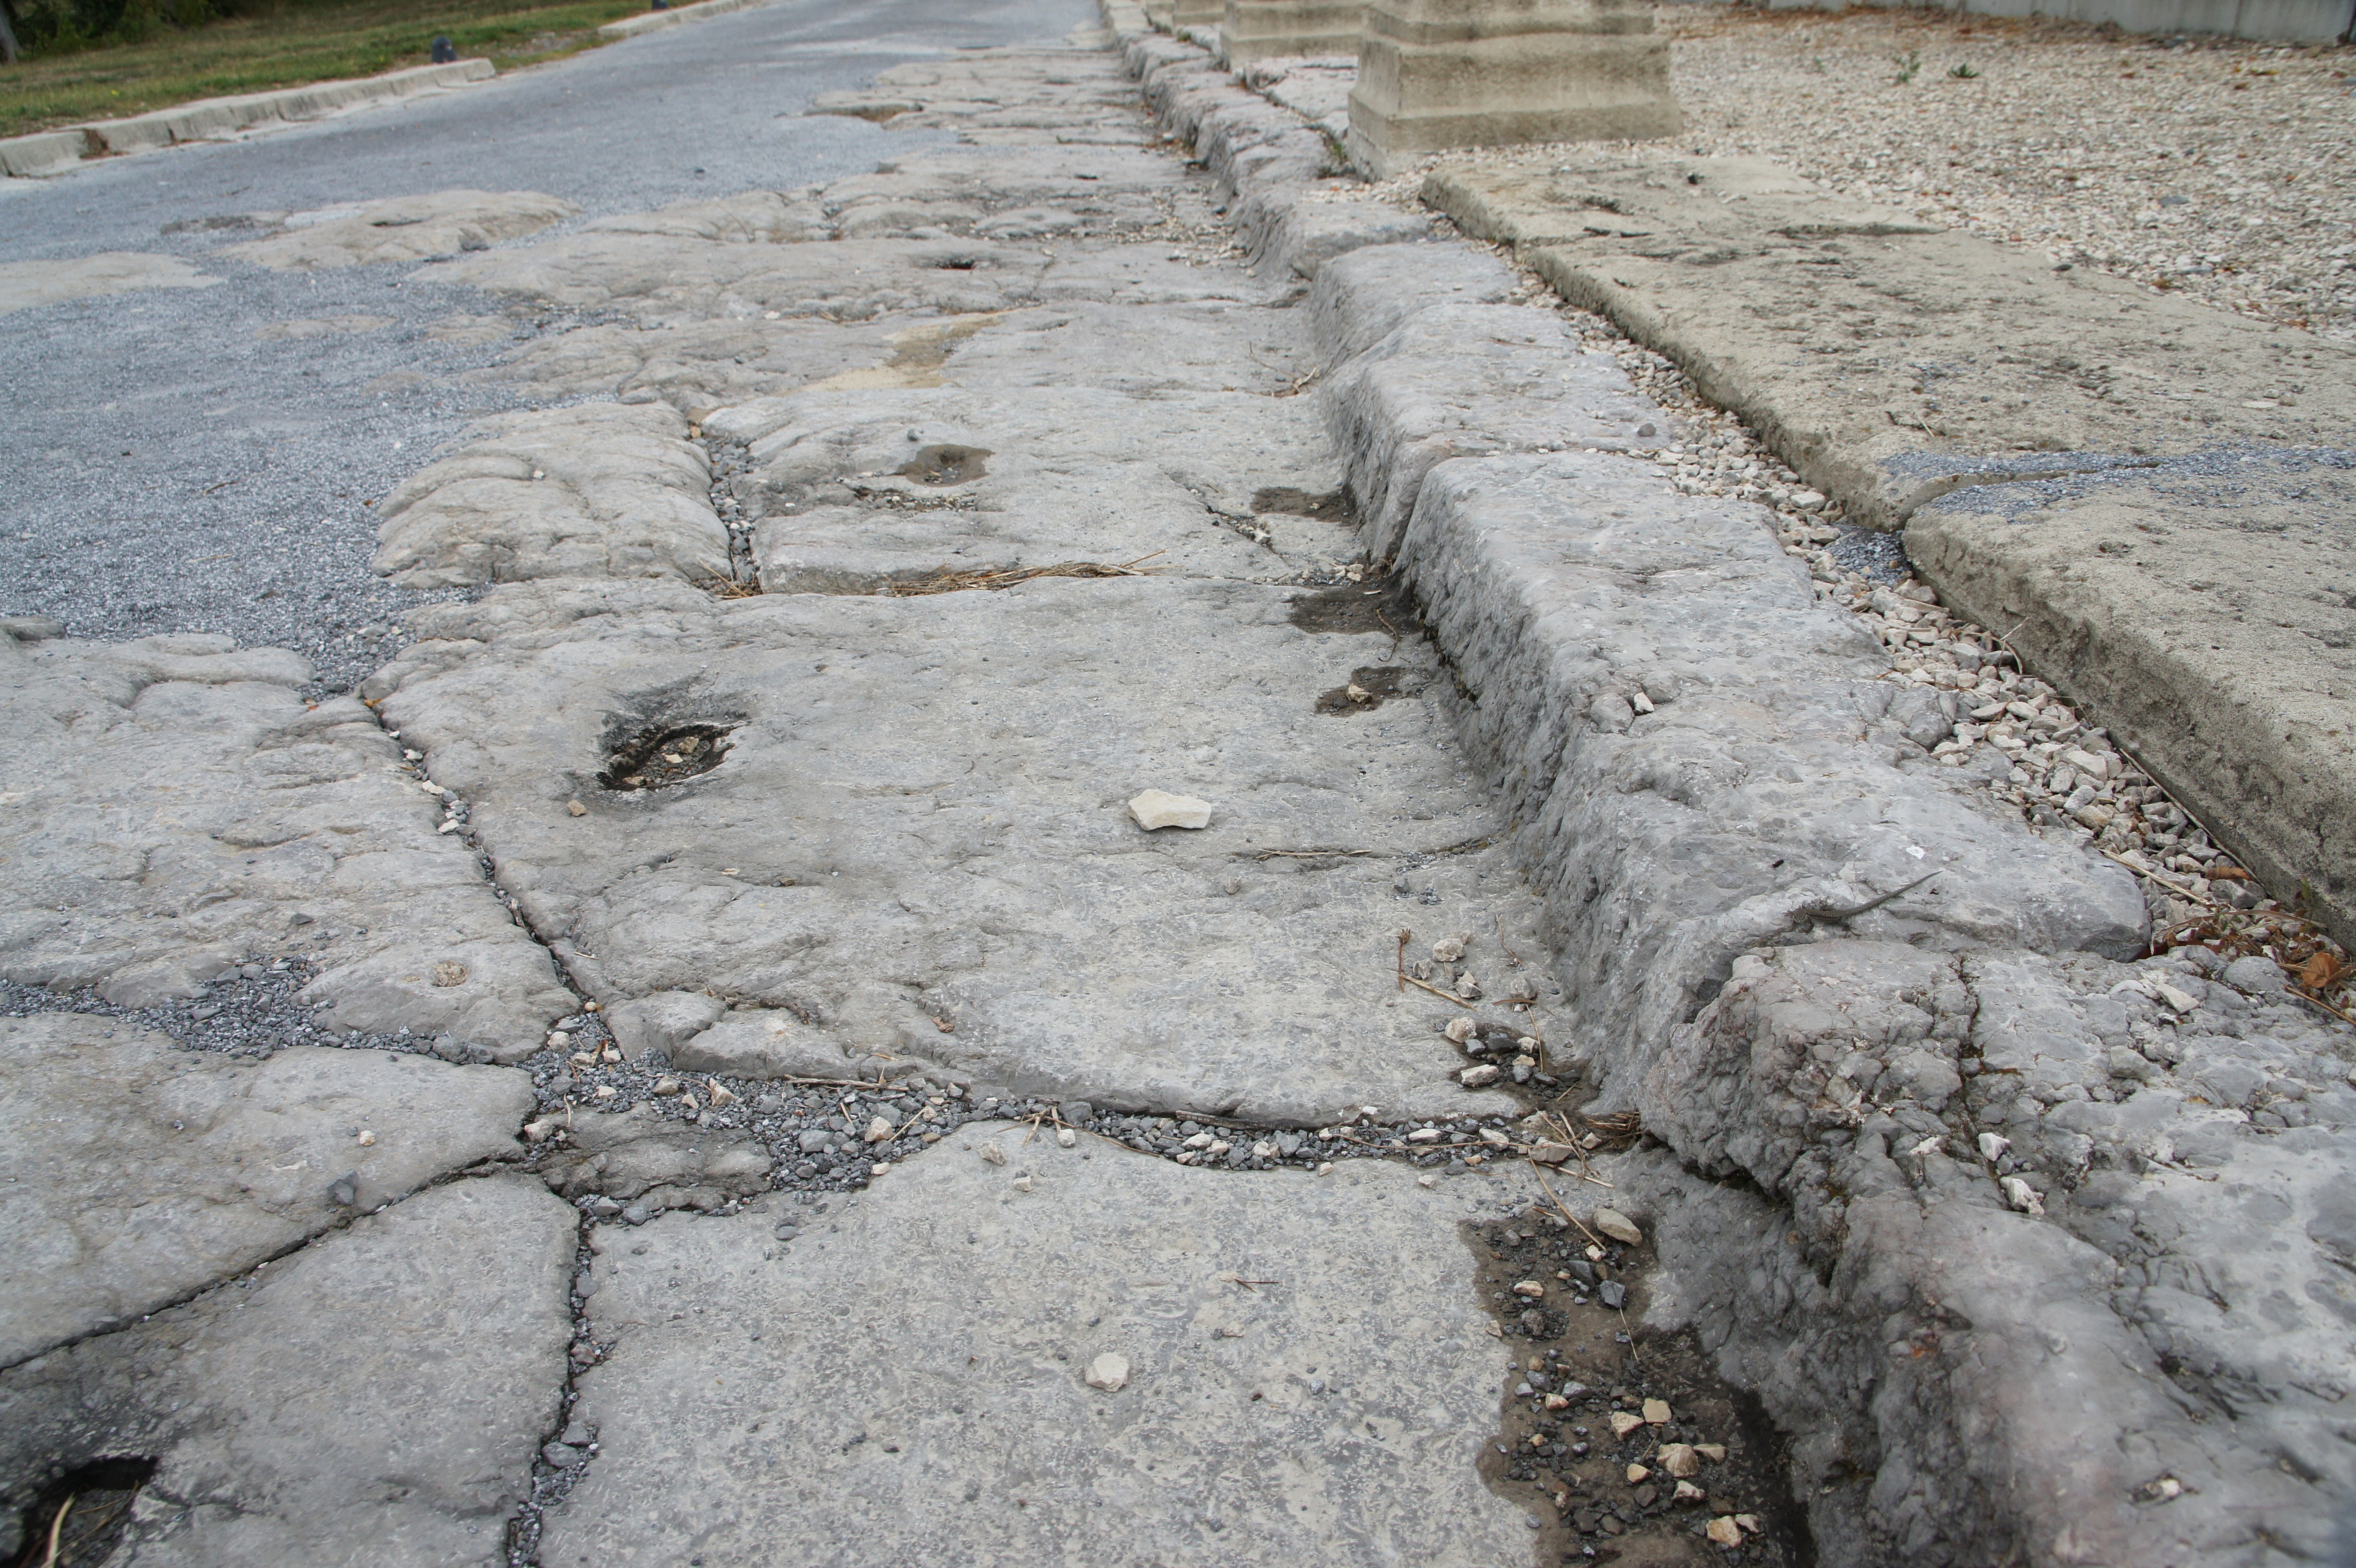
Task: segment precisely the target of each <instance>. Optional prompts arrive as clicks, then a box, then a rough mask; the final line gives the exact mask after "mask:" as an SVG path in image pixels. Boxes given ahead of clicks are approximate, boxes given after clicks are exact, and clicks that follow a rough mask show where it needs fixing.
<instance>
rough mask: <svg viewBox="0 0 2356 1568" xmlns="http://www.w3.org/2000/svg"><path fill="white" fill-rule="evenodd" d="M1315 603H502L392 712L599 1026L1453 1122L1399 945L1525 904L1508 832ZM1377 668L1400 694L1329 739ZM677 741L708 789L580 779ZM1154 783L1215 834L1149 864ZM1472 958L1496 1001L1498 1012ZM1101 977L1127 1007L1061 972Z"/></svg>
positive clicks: (1433, 1014)
mask: <svg viewBox="0 0 2356 1568" xmlns="http://www.w3.org/2000/svg"><path fill="white" fill-rule="evenodd" d="M1298 591H1299V590H1294V589H1285V588H1280V587H1269V586H1257V585H1243V584H1234V583H1222V582H1206V581H1160V580H1154V579H1137V578H1126V579H1118V580H1112V581H1100V582H1078V581H1067V580H1043V581H1039V582H1034V583H1031V584H1029V585H1024V586H1023V587H1020V588H1016V589H1012V590H1010V591H1007V592H1004V593H980V592H975V593H955V594H946V595H939V596H930V597H923V598H914V599H879V598H876V597H873V596H869V597H858V598H851V597H840V596H825V595H809V594H803V595H767V596H761V597H758V598H753V599H744V600H737V601H734V602H725V601H715V600H713V599H712V598H711V597H709V596H705V595H702V594H701V593H697V592H695V591H694V590H692V589H689V588H686V587H684V586H683V585H680V586H673V585H658V584H651V583H649V584H605V585H580V586H577V587H568V586H559V585H553V584H543V585H519V586H514V587H509V588H503V589H500V590H498V592H496V593H494V594H493V595H492V596H490V597H489V598H487V599H486V600H485V601H484V602H483V603H481V604H480V605H476V606H455V605H454V606H445V607H436V608H434V609H432V610H430V611H424V612H420V614H421V618H420V620H419V623H418V624H419V628H420V629H421V631H423V633H424V634H425V635H426V637H427V639H428V640H425V641H423V642H421V643H420V644H418V645H417V646H415V647H414V648H412V650H411V652H410V653H409V654H408V655H407V656H406V657H405V658H404V659H403V660H402V661H401V662H399V663H397V664H395V665H394V666H392V667H391V668H390V669H389V670H388V671H386V672H385V673H384V675H382V676H381V677H380V689H381V690H383V691H384V692H386V693H389V694H387V695H386V696H385V697H384V707H383V711H384V713H385V714H386V715H387V716H388V718H390V719H391V721H392V722H393V723H395V724H396V725H398V726H399V727H400V728H401V730H402V736H403V739H404V741H406V742H408V743H410V744H415V745H422V746H423V747H424V748H425V749H426V751H427V757H428V761H427V766H428V767H429V768H431V769H432V771H433V773H434V777H435V779H437V780H439V781H442V782H444V783H445V784H447V785H448V786H449V787H450V788H453V789H456V790H457V791H458V792H460V793H461V794H463V795H465V796H466V798H467V800H469V802H470V810H471V811H472V818H471V820H472V822H473V823H474V826H475V829H476V831H477V833H478V834H479V835H480V836H481V838H482V840H483V842H484V843H485V844H486V845H487V848H488V849H489V851H490V853H491V855H492V857H493V859H494V861H495V863H496V864H497V865H498V875H499V878H500V883H501V885H502V886H503V887H505V888H506V889H507V890H508V891H509V893H510V894H512V895H513V896H514V897H516V898H517V899H518V901H519V906H520V908H522V909H523V910H524V911H525V914H526V916H527V918H530V921H531V922H532V924H533V927H534V929H538V930H540V931H541V932H542V933H544V934H545V935H547V936H549V937H550V938H551V939H552V940H553V942H554V945H555V947H556V950H557V951H558V952H559V953H560V954H561V955H562V956H563V957H564V960H565V962H566V963H567V965H568V966H569V967H570V968H571V969H572V971H573V975H574V977H575V979H576V981H577V982H578V983H581V984H582V985H583V986H584V988H585V989H587V990H588V991H589V992H590V993H592V994H593V995H595V996H596V997H597V998H598V999H599V1000H600V1001H601V1002H605V1003H606V1004H609V1005H613V1004H624V1003H626V1002H628V1001H629V1000H630V999H632V998H636V997H643V996H647V995H649V994H651V993H656V992H663V991H673V990H680V989H689V988H695V989H703V990H708V991H710V992H712V993H714V994H715V995H718V996H720V997H722V998H723V999H725V1000H728V1001H730V1002H732V1003H743V1004H751V1005H754V1006H756V1007H760V1008H766V1009H769V1010H773V1011H785V1012H791V1013H794V1014H796V1015H798V1016H799V1017H800V1018H802V1019H804V1020H806V1021H807V1022H808V1023H809V1025H810V1026H812V1027H813V1028H814V1029H816V1030H818V1031H820V1032H822V1033H823V1034H824V1035H825V1036H827V1037H828V1038H829V1039H830V1041H831V1048H830V1052H829V1053H828V1054H827V1055H826V1056H825V1057H823V1058H819V1060H821V1061H824V1062H828V1063H830V1064H833V1065H835V1067H836V1070H835V1072H834V1073H832V1074H830V1075H819V1076H846V1075H844V1074H843V1073H842V1072H841V1065H842V1064H845V1063H848V1062H851V1061H856V1060H858V1059H860V1058H867V1057H869V1056H871V1055H873V1053H876V1052H879V1051H880V1052H882V1053H883V1054H884V1055H886V1056H888V1057H891V1058H900V1059H909V1058H913V1059H915V1060H916V1061H919V1062H931V1063H936V1064H939V1065H940V1066H942V1067H945V1068H948V1069H954V1070H955V1071H956V1072H957V1073H958V1074H959V1075H960V1076H970V1077H973V1078H975V1079H980V1080H981V1081H984V1082H988V1083H992V1084H997V1085H1001V1086H1004V1087H1007V1088H1012V1089H1016V1090H1024V1091H1039V1092H1048V1093H1053V1094H1055V1095H1059V1096H1069V1097H1074V1098H1083V1099H1087V1100H1089V1101H1092V1102H1094V1103H1098V1104H1105V1105H1117V1106H1135V1105H1159V1106H1165V1107H1170V1108H1180V1109H1204V1110H1209V1109H1221V1110H1225V1111H1228V1112H1235V1113H1237V1114H1242V1115H1246V1116H1249V1117H1253V1118H1267V1119H1271V1120H1287V1121H1305V1120H1312V1119H1317V1118H1330V1117H1332V1116H1333V1115H1335V1114H1337V1113H1339V1112H1341V1111H1342V1109H1343V1108H1344V1107H1345V1106H1350V1105H1355V1104H1360V1103H1365V1102H1373V1103H1376V1104H1378V1105H1381V1106H1384V1107H1386V1108H1397V1109H1398V1110H1399V1111H1401V1112H1410V1113H1412V1112H1415V1111H1416V1109H1417V1108H1418V1107H1423V1106H1430V1107H1454V1106H1456V1105H1460V1104H1463V1103H1465V1102H1466V1097H1465V1096H1464V1093H1463V1091H1462V1089H1461V1088H1459V1087H1458V1086H1457V1085H1456V1084H1455V1083H1454V1082H1453V1080H1452V1079H1449V1078H1448V1076H1447V1075H1448V1074H1449V1072H1450V1071H1451V1069H1452V1068H1453V1067H1455V1066H1458V1065H1461V1058H1459V1057H1458V1056H1457V1054H1456V1049H1455V1047H1453V1046H1451V1045H1450V1044H1449V1043H1448V1042H1447V1041H1446V1040H1444V1039H1442V1038H1440V1036H1439V1035H1438V1033H1437V1029H1438V1026H1439V1024H1440V1022H1441V1021H1443V1020H1444V1018H1445V1016H1446V1015H1447V1014H1448V1012H1449V1011H1451V1009H1449V1007H1448V1005H1447V1004H1445V1003H1441V1002H1440V1001H1438V1000H1437V999H1436V998H1430V997H1427V996H1424V995H1423V994H1422V993H1415V994H1413V995H1407V996H1401V995H1400V994H1398V988H1397V987H1396V986H1395V984H1394V983H1393V981H1392V977H1391V970H1392V968H1393V965H1394V961H1395V952H1394V946H1395V944H1394V937H1393V933H1394V931H1395V929H1397V928H1398V926H1399V925H1400V923H1401V921H1402V919H1407V920H1412V921H1417V922H1421V921H1425V920H1430V921H1432V922H1436V923H1438V922H1444V923H1445V924H1447V925H1448V926H1449V927H1450V928H1451V929H1464V930H1471V931H1474V932H1482V931H1485V930H1487V929H1489V928H1490V926H1491V924H1492V921H1493V919H1500V918H1501V919H1502V920H1503V921H1504V922H1505V929H1506V930H1507V931H1508V932H1511V931H1515V930H1518V929H1526V922H1527V920H1528V918H1530V915H1531V913H1532V908H1531V905H1530V903H1529V901H1528V900H1527V898H1526V897H1525V896H1524V895H1522V894H1521V893H1519V892H1518V891H1517V890H1516V889H1515V887H1514V886H1513V882H1512V878H1511V875H1510V874H1509V873H1507V872H1506V870H1505V865H1504V862H1503V861H1502V859H1501V858H1500V856H1499V852H1498V851H1497V850H1496V849H1494V848H1484V847H1481V846H1483V844H1485V843H1487V841H1489V840H1490V839H1491V838H1492V836H1493V835H1494V834H1496V833H1497V832H1499V831H1500V829H1501V827H1502V825H1503V824H1502V823H1501V822H1499V820H1498V819H1496V818H1495V817H1494V816H1493V815H1492V814H1491V812H1490V810H1489V808H1488V807H1487V805H1486V804H1485V801H1484V798H1483V792H1482V791H1480V790H1478V789H1476V788H1474V787H1473V786H1472V783H1471V781H1470V780H1469V779H1459V778H1458V777H1457V776H1456V775H1455V771H1454V768H1455V763H1454V759H1453V757H1452V756H1451V753H1450V749H1449V748H1450V747H1451V745H1452V742H1451V739H1450V737H1449V736H1448V734H1447V731H1446V728H1445V725H1444V721H1443V720H1442V719H1441V718H1440V715H1439V714H1438V713H1437V711H1436V710H1435V709H1434V707H1433V706H1432V703H1431V700H1430V696H1429V695H1427V694H1422V693H1423V690H1424V688H1425V687H1426V685H1427V684H1428V683H1429V682H1430V680H1431V673H1432V664H1431V661H1430V652H1429V650H1426V649H1424V648H1422V647H1420V646H1419V645H1418V644H1415V643H1412V642H1401V643H1398V644H1394V642H1393V639H1391V637H1390V636H1389V635H1388V634H1387V633H1385V632H1383V631H1381V630H1379V629H1373V630H1370V631H1368V632H1365V633H1343V634H1333V635H1324V636H1318V635H1312V634H1311V633H1308V632H1304V631H1302V630H1300V629H1298V628H1295V627H1294V626H1292V625H1291V624H1290V615H1291V604H1290V601H1291V599H1292V596H1293V595H1294V594H1295V593H1297V592H1298ZM1376 666H1380V667H1383V668H1387V669H1391V670H1395V671H1398V675H1397V677H1396V680H1397V682H1398V690H1400V691H1401V693H1403V695H1402V697H1398V698H1393V699H1391V700H1389V701H1387V702H1385V703H1381V704H1380V705H1378V706H1375V707H1372V708H1370V709H1365V710H1362V711H1355V712H1346V713H1322V714H1321V713H1319V712H1318V711H1317V705H1318V699H1319V696H1320V694H1321V693H1325V692H1329V691H1332V690H1333V689H1335V688H1338V687H1340V686H1343V685H1344V684H1345V683H1347V682H1349V681H1350V680H1351V679H1352V672H1353V671H1354V669H1357V668H1362V667H1363V668H1372V667H1376ZM1346 705H1348V704H1345V706H1346ZM691 724H704V725H713V726H717V727H722V728H724V729H725V730H726V731H727V735H728V744H727V748H726V751H725V753H724V756H723V758H722V760H721V761H720V763H719V765H718V766H717V767H716V768H712V769H711V770H710V771H708V772H704V773H701V774H698V775H696V776H694V777H693V778H691V779H688V780H686V781H685V782H683V783H680V784H677V785H673V786H670V787H669V788H664V789H644V790H630V789H607V788H604V787H601V785H600V783H599V781H598V775H599V773H600V772H601V771H602V770H604V769H605V768H606V766H607V758H608V756H609V754H610V753H611V752H612V751H613V750H614V749H615V748H616V747H617V746H622V745H624V744H626V742H627V741H628V740H629V739H630V738H631V737H634V736H639V735H641V734H646V733H668V732H669V729H670V728H674V727H676V726H680V725H691ZM1146 787H1154V788H1167V789H1173V790H1179V791H1183V792H1187V793H1193V794H1198V795H1202V796H1204V797H1205V798H1210V799H1215V800H1218V801H1219V802H1220V815H1219V816H1218V817H1217V818H1216V819H1215V821H1214V823H1213V825H1212V827H1211V828H1209V829H1208V830H1206V831H1205V832H1197V833H1189V834H1184V835H1164V836H1163V838H1154V839H1149V838H1147V837H1145V836H1144V835H1143V834H1141V833H1140V832H1139V831H1138V830H1137V828H1136V826H1135V824H1134V823H1133V822H1130V818H1129V815H1128V811H1127V807H1126V804H1125V802H1126V801H1127V800H1129V798H1130V796H1132V795H1134V794H1136V793H1137V792H1138V790H1139V789H1141V788H1146ZM574 799H578V800H582V801H583V802H584V805H585V806H586V807H587V814H586V815H585V816H580V817H575V816H573V815H572V814H570V812H569V811H568V810H567V808H566V802H567V801H569V800H574ZM1171 837H1176V838H1178V840H1179V842H1175V843H1169V842H1164V839H1166V838H1171ZM1316 850H1332V851H1335V852H1347V853H1337V854H1334V855H1333V857H1332V858H1330V859H1329V858H1326V857H1323V856H1317V855H1307V856H1304V855H1301V854H1299V853H1298V852H1301V851H1316ZM1459 850H1461V851H1462V852H1461V853H1450V854H1444V855H1441V854H1440V852H1443V851H1459ZM1268 851H1284V852H1293V853H1288V854H1283V855H1280V856H1278V857H1276V858H1269V859H1263V858H1260V857H1261V855H1262V854H1263V853H1264V852H1268ZM1435 855H1440V858H1429V857H1432V856H1435ZM1427 889H1429V890H1430V900H1426V898H1425V893H1426V890H1427ZM1435 901H1436V902H1435ZM1483 963H1484V964H1486V965H1487V966H1489V967H1488V968H1487V970H1486V971H1485V973H1484V980H1485V981H1486V983H1488V985H1489V987H1490V994H1491V995H1492V996H1493V997H1494V996H1499V995H1503V994H1505V992H1506V991H1507V990H1508V989H1510V988H1511V987H1513V986H1514V985H1515V984H1516V982H1515V980H1514V979H1513V978H1512V977H1511V972H1510V970H1509V969H1505V968H1502V967H1501V963H1502V961H1501V959H1500V958H1499V957H1498V956H1497V955H1496V954H1495V953H1494V950H1493V951H1492V952H1491V953H1490V954H1489V956H1487V957H1486V958H1484V959H1483ZM1108 969H1109V970H1115V971H1118V972H1121V973H1123V974H1125V975H1128V976H1130V979H1129V980H1128V981H1127V982H1126V983H1124V984H1122V985H1120V986H1118V987H1109V988H1108V987H1105V986H1100V985H1097V984H1094V983H1089V982H1087V981H1086V980H1085V979H1084V978H1082V977H1084V976H1087V975H1092V974H1097V973H1101V972H1107V971H1108ZM1523 988H1524V989H1525V990H1527V991H1530V992H1532V993H1535V991H1536V989H1537V988H1536V987H1535V985H1532V984H1527V983H1524V987H1523ZM942 1019H946V1020H948V1021H949V1022H950V1023H951V1024H952V1025H953V1026H954V1032H953V1033H944V1032H943V1031H942V1030H941V1029H940V1028H939V1026H938V1024H937V1020H942ZM723 1027H725V1026H723ZM781 1037H782V1038H784V1039H785V1040H787V1042H788V1043H791V1042H793V1041H796V1040H798V1039H800V1038H802V1037H803V1036H801V1034H800V1033H799V1031H788V1032H787V1034H786V1035H785V1036H781ZM770 1044H771V1042H769V1041H766V1040H763V1039H759V1038H756V1039H755V1040H754V1041H752V1042H748V1043H747V1044H746V1046H745V1047H732V1054H731V1056H730V1057H729V1058H727V1059H728V1060H731V1061H737V1062H742V1061H744V1059H745V1058H742V1057H740V1056H736V1055H734V1054H733V1053H734V1050H736V1049H740V1048H753V1047H759V1048H768V1047H769V1046H770ZM682 1045H683V1047H684V1050H685V1051H686V1052H688V1053H692V1052H693V1051H694V1050H695V1041H694V1040H693V1039H690V1040H687V1041H685V1042H682ZM795 1048H796V1049H799V1048H800V1047H798V1046H797V1047H795ZM674 1060H675V1061H679V1062H680V1063H681V1064H682V1065H684V1064H686V1063H688V1062H691V1061H694V1062H706V1061H709V1062H711V1063H712V1066H713V1067H715V1068H716V1067H718V1066H719V1065H720V1059H719V1058H705V1057H702V1056H700V1055H692V1054H677V1053H676V1052H675V1054H674ZM795 1061H796V1063H798V1064H801V1065H802V1067H803V1069H804V1070H806V1069H807V1065H809V1064H808V1061H807V1058H795ZM730 1070H735V1069H733V1068H732V1069H730ZM786 1070H789V1071H790V1070H794V1067H793V1066H792V1065H788V1066H787V1069H786Z"/></svg>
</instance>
